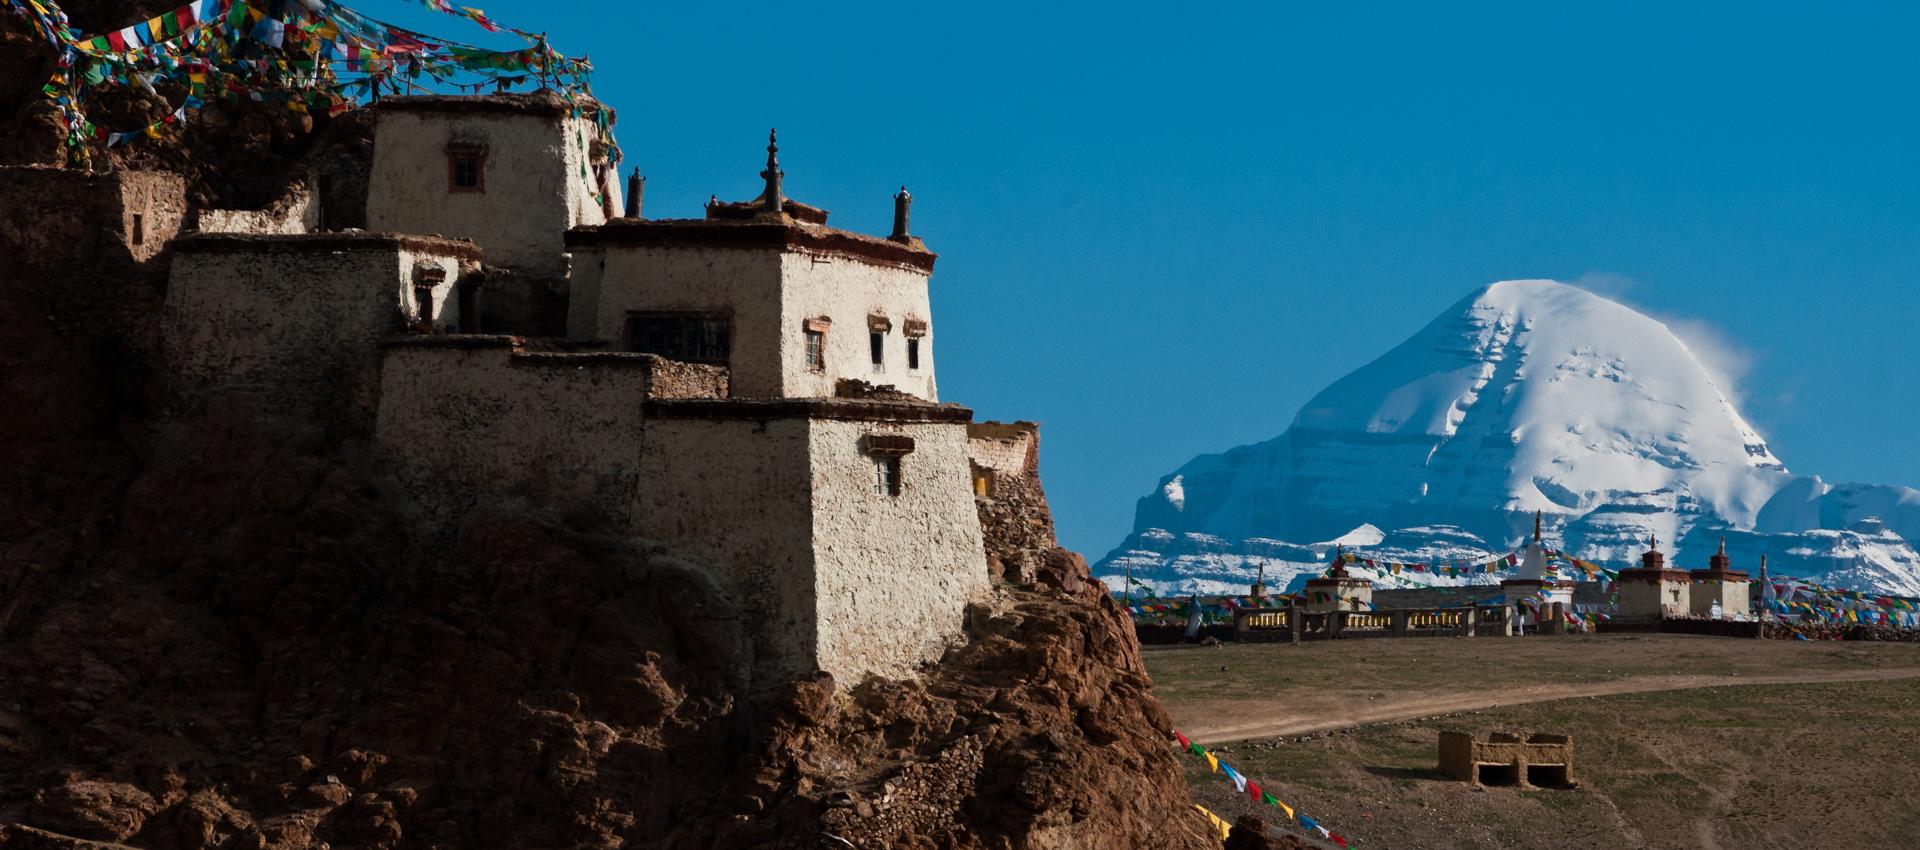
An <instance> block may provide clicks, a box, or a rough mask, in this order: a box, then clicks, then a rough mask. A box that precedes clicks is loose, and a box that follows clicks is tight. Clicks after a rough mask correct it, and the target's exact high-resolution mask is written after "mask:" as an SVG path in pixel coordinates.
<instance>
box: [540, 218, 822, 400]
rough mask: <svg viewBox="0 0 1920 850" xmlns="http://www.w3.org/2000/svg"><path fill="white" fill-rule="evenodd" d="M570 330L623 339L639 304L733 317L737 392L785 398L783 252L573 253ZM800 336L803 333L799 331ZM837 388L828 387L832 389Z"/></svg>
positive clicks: (591, 336)
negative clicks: (628, 323) (782, 332)
mask: <svg viewBox="0 0 1920 850" xmlns="http://www.w3.org/2000/svg"><path fill="white" fill-rule="evenodd" d="M574 265H575V269H574V281H573V287H572V295H571V298H570V299H569V301H568V307H567V334H568V336H572V337H575V338H580V339H604V340H609V341H611V342H613V343H614V344H615V345H616V346H618V345H621V344H623V343H624V342H625V340H624V339H623V337H624V335H625V333H626V323H627V316H628V314H629V313H631V312H632V311H635V310H679V311H697V312H717V313H727V314H729V315H730V316H731V317H732V321H733V324H732V330H731V333H732V338H733V351H732V356H731V359H730V361H729V362H728V364H727V366H728V368H729V369H730V370H731V371H732V384H731V391H732V394H733V395H734V396H736V397H739V398H775V397H779V396H781V395H782V394H783V393H782V381H781V375H780V363H781V353H780V348H779V346H780V342H781V337H780V303H781V299H780V271H781V260H780V252H778V251H775V250H771V249H744V248H696V247H629V246H619V245H614V246H608V247H605V248H598V249H588V250H582V251H578V252H576V253H575V254H574ZM794 334H795V335H796V336H798V334H799V331H797V330H796V331H795V332H794ZM831 394H832V393H830V392H829V393H827V395H831Z"/></svg>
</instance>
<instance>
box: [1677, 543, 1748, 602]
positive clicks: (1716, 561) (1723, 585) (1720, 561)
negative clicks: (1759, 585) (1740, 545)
mask: <svg viewBox="0 0 1920 850" xmlns="http://www.w3.org/2000/svg"><path fill="white" fill-rule="evenodd" d="M1688 576H1689V577H1691V578H1692V579H1693V586H1692V587H1691V588H1689V592H1690V593H1691V595H1692V597H1693V600H1692V607H1693V615H1694V616H1695V617H1708V616H1712V611H1713V603H1714V602H1716V601H1717V602H1719V603H1720V616H1722V617H1724V618H1727V619H1730V620H1745V619H1747V618H1749V617H1751V616H1753V604H1752V602H1751V601H1750V599H1749V598H1748V596H1747V588H1748V585H1749V584H1750V582H1749V581H1748V580H1747V574H1746V573H1743V572H1740V571H1739V570H1735V569H1732V559H1730V558H1728V557H1727V538H1725V537H1722V538H1720V551H1719V552H1717V553H1715V554H1714V556H1713V557H1712V558H1709V559H1707V568H1706V569H1704V570H1694V571H1692V572H1690V573H1688Z"/></svg>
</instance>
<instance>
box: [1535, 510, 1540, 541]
mask: <svg viewBox="0 0 1920 850" xmlns="http://www.w3.org/2000/svg"><path fill="white" fill-rule="evenodd" d="M1533 542H1535V543H1538V542H1540V512H1539V511H1534V512H1533Z"/></svg>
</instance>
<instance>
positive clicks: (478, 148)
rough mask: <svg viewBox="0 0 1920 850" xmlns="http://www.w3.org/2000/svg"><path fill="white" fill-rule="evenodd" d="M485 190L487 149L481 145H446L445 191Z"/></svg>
mask: <svg viewBox="0 0 1920 850" xmlns="http://www.w3.org/2000/svg"><path fill="white" fill-rule="evenodd" d="M486 190H487V149H486V147H485V146H482V145H449V146H448V147H447V191H449V192H485V191H486Z"/></svg>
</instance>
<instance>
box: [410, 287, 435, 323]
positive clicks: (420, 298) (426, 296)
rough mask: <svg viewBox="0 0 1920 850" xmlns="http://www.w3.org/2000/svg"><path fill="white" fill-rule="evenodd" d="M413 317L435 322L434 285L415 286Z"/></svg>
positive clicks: (426, 321)
mask: <svg viewBox="0 0 1920 850" xmlns="http://www.w3.org/2000/svg"><path fill="white" fill-rule="evenodd" d="M413 317H414V318H415V319H418V320H419V321H422V322H425V323H427V324H433V287H431V286H416V287H414V288H413Z"/></svg>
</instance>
